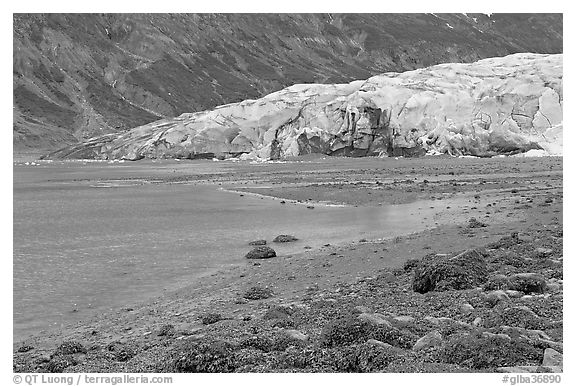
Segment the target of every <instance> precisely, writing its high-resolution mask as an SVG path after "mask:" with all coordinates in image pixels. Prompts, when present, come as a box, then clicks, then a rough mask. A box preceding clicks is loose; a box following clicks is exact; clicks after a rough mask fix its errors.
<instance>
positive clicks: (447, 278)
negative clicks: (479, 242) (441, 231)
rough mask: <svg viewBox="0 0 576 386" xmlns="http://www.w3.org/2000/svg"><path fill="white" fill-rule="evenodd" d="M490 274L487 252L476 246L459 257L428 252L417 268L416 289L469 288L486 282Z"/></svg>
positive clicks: (414, 282) (426, 290)
mask: <svg viewBox="0 0 576 386" xmlns="http://www.w3.org/2000/svg"><path fill="white" fill-rule="evenodd" d="M487 277H488V270H487V266H486V260H485V258H484V255H483V254H482V253H481V252H479V251H478V250H476V249H469V250H466V251H464V252H462V253H460V254H458V255H456V256H452V257H450V256H444V255H427V256H425V257H424V258H422V260H421V261H420V262H419V263H418V264H417V265H416V267H415V268H414V278H413V280H412V289H413V290H414V291H415V292H419V293H426V292H428V291H434V290H436V291H442V290H450V289H456V290H461V289H468V288H474V287H477V286H479V285H481V284H483V283H484V282H485V281H486V280H487Z"/></svg>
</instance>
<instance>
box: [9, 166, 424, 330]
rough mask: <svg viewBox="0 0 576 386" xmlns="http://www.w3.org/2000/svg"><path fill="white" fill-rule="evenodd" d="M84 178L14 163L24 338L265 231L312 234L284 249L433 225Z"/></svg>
mask: <svg viewBox="0 0 576 386" xmlns="http://www.w3.org/2000/svg"><path fill="white" fill-rule="evenodd" d="M92 168H96V169H98V168H102V170H103V171H104V172H105V173H108V172H110V173H109V174H114V172H115V170H116V169H114V166H110V165H102V166H92ZM106 168H108V169H106ZM42 169H44V170H42ZM91 170H92V171H93V170H94V169H91ZM81 175H83V170H82V166H81V165H78V166H70V165H67V166H57V165H56V166H50V167H45V168H42V167H26V166H15V167H14V255H13V257H14V259H13V261H14V283H13V286H14V338H15V340H18V339H21V338H24V337H26V336H28V335H31V334H34V333H37V332H39V331H41V330H44V329H49V328H51V327H57V326H61V325H65V324H68V323H70V322H74V321H77V320H80V319H83V318H88V317H89V316H90V315H93V314H95V313H97V312H102V311H106V310H109V309H114V308H118V307H122V306H128V305H131V304H134V303H135V302H138V301H143V300H146V299H149V298H151V297H154V296H156V295H158V294H161V293H162V291H163V290H165V289H166V290H170V289H176V288H179V287H182V286H184V285H186V284H187V283H190V282H191V281H193V280H194V279H195V278H198V277H199V276H200V275H202V274H203V273H206V272H208V271H210V270H213V269H215V268H219V267H225V266H228V265H232V264H242V263H244V262H245V259H244V255H245V254H246V252H248V251H249V250H250V247H248V246H247V242H248V241H251V240H254V239H260V238H263V239H267V240H271V239H272V238H274V237H275V236H276V235H278V234H283V233H286V234H294V235H296V236H297V237H299V238H300V239H301V241H299V242H297V243H288V244H286V245H275V246H274V248H275V249H276V250H277V252H278V253H279V254H288V253H294V252H299V251H302V250H303V247H304V246H306V245H309V246H312V247H320V246H321V245H323V244H326V243H332V244H337V243H342V242H346V241H351V240H358V239H359V238H361V237H367V238H370V237H392V236H395V235H398V234H402V233H407V232H412V231H416V230H418V229H422V228H423V227H424V224H423V223H422V218H421V217H418V216H412V217H411V218H412V220H411V219H410V218H407V216H406V211H407V210H409V209H410V210H412V209H415V208H416V206H415V205H412V206H409V207H388V208H386V207H383V208H353V207H322V206H316V208H315V209H314V210H310V209H307V208H306V207H305V206H302V205H280V204H279V202H278V201H277V200H272V199H260V198H258V197H253V196H248V195H246V196H244V197H241V196H240V195H239V194H237V193H230V192H225V191H221V190H218V188H217V187H215V186H207V185H188V184H138V183H120V184H117V185H114V184H109V183H98V182H94V181H79V182H78V181H73V177H78V176H81ZM74 310H76V311H74Z"/></svg>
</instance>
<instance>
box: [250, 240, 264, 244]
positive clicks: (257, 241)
mask: <svg viewBox="0 0 576 386" xmlns="http://www.w3.org/2000/svg"><path fill="white" fill-rule="evenodd" d="M248 245H266V240H254V241H250V242H249V243H248Z"/></svg>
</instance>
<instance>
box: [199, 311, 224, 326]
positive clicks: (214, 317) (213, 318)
mask: <svg viewBox="0 0 576 386" xmlns="http://www.w3.org/2000/svg"><path fill="white" fill-rule="evenodd" d="M201 319H202V324H214V323H216V322H219V321H221V320H222V315H220V314H218V313H214V312H210V313H208V314H205V315H202V318H201Z"/></svg>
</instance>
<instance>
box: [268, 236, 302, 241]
mask: <svg viewBox="0 0 576 386" xmlns="http://www.w3.org/2000/svg"><path fill="white" fill-rule="evenodd" d="M296 240H298V239H297V238H296V237H294V236H292V235H278V236H276V237H275V238H274V240H272V241H274V242H275V243H289V242H291V241H296Z"/></svg>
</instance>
